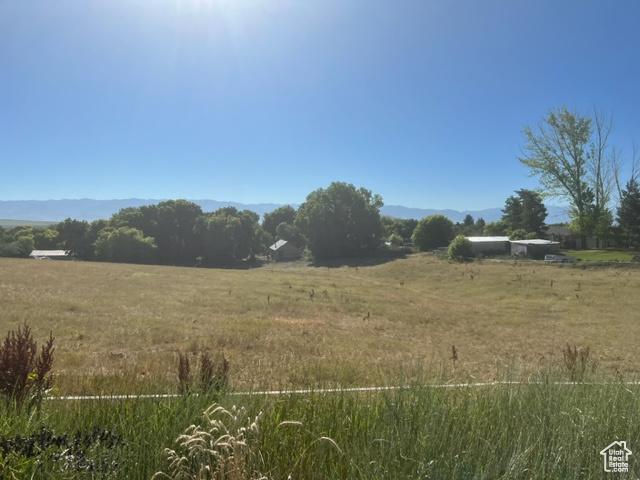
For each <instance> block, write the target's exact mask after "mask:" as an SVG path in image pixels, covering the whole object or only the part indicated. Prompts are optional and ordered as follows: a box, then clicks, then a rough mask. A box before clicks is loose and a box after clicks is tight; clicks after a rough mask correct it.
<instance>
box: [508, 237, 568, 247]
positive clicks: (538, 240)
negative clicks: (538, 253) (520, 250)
mask: <svg viewBox="0 0 640 480" xmlns="http://www.w3.org/2000/svg"><path fill="white" fill-rule="evenodd" d="M511 243H519V244H520V245H559V244H560V242H552V241H551V240H543V239H542V238H531V239H528V240H512V241H511Z"/></svg>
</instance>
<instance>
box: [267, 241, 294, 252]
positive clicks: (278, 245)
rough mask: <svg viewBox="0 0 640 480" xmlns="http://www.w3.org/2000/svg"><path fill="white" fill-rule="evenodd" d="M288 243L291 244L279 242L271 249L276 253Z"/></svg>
mask: <svg viewBox="0 0 640 480" xmlns="http://www.w3.org/2000/svg"><path fill="white" fill-rule="evenodd" d="M287 243H289V242H287V241H286V240H278V241H277V242H276V243H274V244H273V245H271V246H270V247H269V248H270V249H271V250H273V251H274V252H275V251H276V250H278V249H279V248H282V247H284V246H285V245H286V244H287Z"/></svg>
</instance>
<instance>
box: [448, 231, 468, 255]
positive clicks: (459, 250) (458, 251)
mask: <svg viewBox="0 0 640 480" xmlns="http://www.w3.org/2000/svg"><path fill="white" fill-rule="evenodd" d="M447 257H448V258H449V260H459V261H462V260H464V259H468V258H471V257H473V252H472V250H471V242H470V241H469V240H468V239H467V238H466V237H465V236H464V235H458V236H457V237H456V238H454V239H453V240H452V241H451V243H450V244H449V249H448V250H447Z"/></svg>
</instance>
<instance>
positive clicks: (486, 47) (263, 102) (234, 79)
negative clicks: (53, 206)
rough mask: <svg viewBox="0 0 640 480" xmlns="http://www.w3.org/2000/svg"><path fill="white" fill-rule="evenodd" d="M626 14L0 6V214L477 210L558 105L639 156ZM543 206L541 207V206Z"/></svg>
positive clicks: (491, 198)
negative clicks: (332, 206)
mask: <svg viewBox="0 0 640 480" xmlns="http://www.w3.org/2000/svg"><path fill="white" fill-rule="evenodd" d="M639 14H640V4H638V3H637V2H633V1H631V0H627V1H619V2H611V1H605V0H602V1H594V0H563V1H558V0H536V1H535V2H534V1H514V0H500V1H498V0H466V1H464V0H461V1H440V0H438V1H436V0H400V1H391V0H375V1H372V0H348V1H345V0H335V1H334V0H304V1H303V0H269V1H266V0H264V1H263V0H254V1H249V0H220V1H212V0H211V1H208V0H146V1H141V0H126V1H118V0H92V1H80V0H74V1H68V0H57V1H55V2H49V1H44V0H40V1H34V2H22V1H19V0H4V1H2V2H0V65H1V66H2V67H1V68H0V200H27V199H30V200H31V199H35V200H44V199H61V198H96V199H110V198H131V197H137V198H154V199H166V198H189V199H204V198H209V199H216V200H224V201H227V200H230V201H237V202H242V203H301V202H302V201H304V198H305V197H306V195H307V194H308V193H309V192H311V191H312V190H314V189H316V188H318V187H326V186H328V185H329V183H330V182H331V181H334V180H339V181H346V182H350V183H353V184H355V185H356V186H358V187H360V186H363V187H366V188H368V189H370V190H372V191H373V192H374V193H378V194H380V195H381V196H382V197H383V199H384V201H385V203H386V204H388V205H405V206H408V207H418V208H453V209H458V210H464V209H468V210H478V209H483V208H490V207H499V206H502V205H503V204H504V200H505V198H506V197H507V196H509V195H511V194H512V193H513V191H514V190H516V189H519V188H523V187H525V188H536V187H537V185H538V183H537V180H536V179H535V178H530V177H529V176H528V172H527V170H526V168H525V167H524V166H522V165H521V164H520V163H519V162H518V160H517V156H518V155H520V153H521V146H522V144H523V143H524V142H523V136H522V128H523V126H524V125H525V124H530V125H533V124H536V123H537V122H538V121H539V120H540V119H541V118H542V117H543V116H544V115H545V114H546V112H547V111H548V110H549V109H550V108H555V107H559V106H561V105H567V106H568V107H569V108H572V109H577V110H580V111H583V112H585V113H589V112H590V111H592V110H593V108H600V109H602V110H604V111H605V112H607V113H608V114H612V115H613V117H614V124H615V127H614V128H615V130H614V135H613V137H612V143H615V145H616V147H617V148H618V149H620V150H622V151H623V153H624V154H625V155H626V157H627V159H629V157H630V156H631V151H632V146H633V144H634V142H636V144H640V143H638V142H640V128H638V127H639V123H640V109H639V108H638V107H639V106H640V87H639V86H638V85H639V83H638V81H639V79H640V54H639V52H640V34H639V33H638V27H637V22H638V19H640V15H639ZM549 203H552V204H553V203H557V202H554V201H550V202H549Z"/></svg>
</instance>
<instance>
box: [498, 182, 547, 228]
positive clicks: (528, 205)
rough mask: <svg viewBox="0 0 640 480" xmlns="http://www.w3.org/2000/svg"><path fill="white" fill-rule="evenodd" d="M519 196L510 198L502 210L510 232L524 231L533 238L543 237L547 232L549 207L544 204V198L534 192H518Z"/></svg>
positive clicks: (523, 190)
mask: <svg viewBox="0 0 640 480" xmlns="http://www.w3.org/2000/svg"><path fill="white" fill-rule="evenodd" d="M516 194H517V196H513V195H512V196H510V197H508V198H507V200H506V201H505V205H504V209H503V210H502V214H503V215H502V221H503V222H505V223H506V224H507V225H508V230H510V231H515V230H524V231H525V232H526V234H534V235H533V237H534V238H535V237H542V236H544V232H545V230H546V226H545V220H546V218H547V207H545V206H544V203H542V196H541V195H540V194H539V193H537V192H534V191H533V190H527V189H521V190H516Z"/></svg>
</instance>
